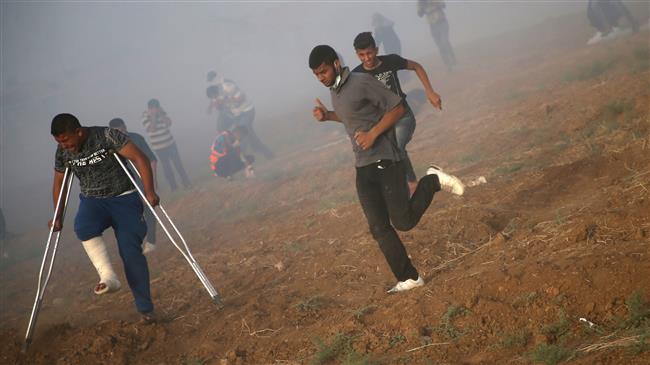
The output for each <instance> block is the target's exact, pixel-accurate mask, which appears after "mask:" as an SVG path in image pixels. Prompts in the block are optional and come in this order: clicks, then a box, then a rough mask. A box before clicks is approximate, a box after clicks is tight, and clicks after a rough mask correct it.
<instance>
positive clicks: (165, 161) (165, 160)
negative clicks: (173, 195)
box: [156, 146, 178, 191]
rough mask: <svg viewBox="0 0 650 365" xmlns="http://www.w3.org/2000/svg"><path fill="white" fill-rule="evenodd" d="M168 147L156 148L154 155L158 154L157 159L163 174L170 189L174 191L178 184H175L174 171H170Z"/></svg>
mask: <svg viewBox="0 0 650 365" xmlns="http://www.w3.org/2000/svg"><path fill="white" fill-rule="evenodd" d="M170 147H171V146H169V147H165V148H161V149H159V150H156V155H158V161H159V162H160V163H161V164H162V169H163V174H164V175H165V179H166V180H167V183H168V184H169V187H170V188H171V189H172V191H175V190H176V189H178V185H176V179H175V178H174V171H172V165H171V153H170Z"/></svg>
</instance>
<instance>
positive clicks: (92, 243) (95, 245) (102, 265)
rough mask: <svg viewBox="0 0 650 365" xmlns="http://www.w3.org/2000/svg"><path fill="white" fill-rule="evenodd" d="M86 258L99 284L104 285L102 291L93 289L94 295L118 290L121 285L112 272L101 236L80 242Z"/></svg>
mask: <svg viewBox="0 0 650 365" xmlns="http://www.w3.org/2000/svg"><path fill="white" fill-rule="evenodd" d="M82 244H83V246H84V249H85V250H86V253H87V254H88V258H89V259H90V261H91V262H92V263H93V265H94V266H95V269H96V270H97V274H99V282H100V284H101V283H103V284H104V285H105V287H104V288H102V289H99V290H97V289H95V290H94V292H95V294H104V293H109V292H113V291H116V290H118V289H119V288H120V287H121V286H122V285H121V283H120V281H119V280H117V274H115V270H113V265H112V264H111V259H110V257H109V256H108V250H106V244H105V243H104V239H103V238H102V236H97V237H93V238H91V239H89V240H88V241H83V242H82Z"/></svg>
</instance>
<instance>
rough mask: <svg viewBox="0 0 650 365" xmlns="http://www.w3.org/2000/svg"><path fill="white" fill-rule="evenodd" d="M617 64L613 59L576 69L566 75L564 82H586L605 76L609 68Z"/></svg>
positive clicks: (596, 61)
mask: <svg viewBox="0 0 650 365" xmlns="http://www.w3.org/2000/svg"><path fill="white" fill-rule="evenodd" d="M615 63H616V60H614V59H611V60H608V61H603V60H595V61H593V62H592V63H591V64H586V65H581V66H579V67H577V68H576V69H574V70H572V71H569V72H567V73H565V74H564V81H566V82H573V81H585V80H591V79H594V78H597V77H598V76H600V75H602V74H604V73H605V72H606V71H607V70H608V69H609V68H611V67H612V66H613V65H614V64H615Z"/></svg>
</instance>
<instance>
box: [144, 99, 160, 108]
mask: <svg viewBox="0 0 650 365" xmlns="http://www.w3.org/2000/svg"><path fill="white" fill-rule="evenodd" d="M147 106H148V107H149V108H160V102H159V101H158V99H151V100H149V102H148V103H147Z"/></svg>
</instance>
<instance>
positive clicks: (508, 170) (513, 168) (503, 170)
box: [495, 162, 524, 175]
mask: <svg viewBox="0 0 650 365" xmlns="http://www.w3.org/2000/svg"><path fill="white" fill-rule="evenodd" d="M522 167H524V164H523V163H522V162H515V163H512V164H510V165H507V166H501V167H498V168H497V169H496V170H495V172H496V173H497V174H499V175H508V174H512V173H513V172H517V171H519V170H521V168H522Z"/></svg>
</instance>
